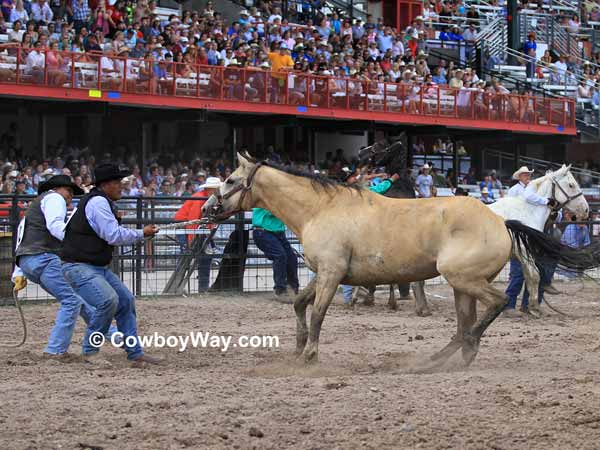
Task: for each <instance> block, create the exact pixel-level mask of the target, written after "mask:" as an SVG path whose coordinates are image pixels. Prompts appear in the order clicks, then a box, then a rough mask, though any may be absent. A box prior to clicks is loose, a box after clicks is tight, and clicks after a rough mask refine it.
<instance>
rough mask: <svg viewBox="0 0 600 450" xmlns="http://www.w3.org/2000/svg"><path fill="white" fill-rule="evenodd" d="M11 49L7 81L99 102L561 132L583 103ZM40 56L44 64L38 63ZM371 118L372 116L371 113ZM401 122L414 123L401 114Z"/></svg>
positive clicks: (0, 77)
mask: <svg viewBox="0 0 600 450" xmlns="http://www.w3.org/2000/svg"><path fill="white" fill-rule="evenodd" d="M0 50H2V49H1V47H0ZM4 50H5V53H4V54H0V68H1V69H2V72H1V73H0V84H16V85H28V86H43V87H45V88H61V89H72V90H85V91H88V93H89V95H90V96H94V95H95V96H97V97H98V96H101V95H102V92H101V91H102V90H107V91H109V94H111V95H112V94H115V95H116V93H128V94H140V95H146V96H148V95H150V96H170V97H179V98H182V97H183V98H190V99H211V100H219V101H227V102H239V103H246V104H248V103H252V104H267V105H282V106H293V107H295V108H296V109H298V108H323V109H336V110H345V111H352V112H355V113H369V112H382V113H387V114H388V117H390V118H393V117H394V115H395V114H398V115H405V114H409V115H415V116H416V115H419V116H428V117H441V118H454V119H465V120H487V121H492V122H496V123H498V124H499V123H511V124H515V123H527V124H531V125H537V126H543V127H547V128H548V131H553V132H554V131H555V130H556V127H562V129H563V130H574V126H575V102H574V101H573V100H570V99H548V98H537V97H525V96H520V95H516V94H494V93H490V92H484V91H483V90H477V89H452V88H448V87H442V86H437V85H424V84H420V83H419V82H418V80H416V81H409V82H407V83H387V82H383V81H374V80H368V79H364V78H361V77H359V76H358V75H357V76H354V77H333V76H321V75H313V74H310V73H308V72H295V71H289V72H279V73H276V72H271V71H270V70H268V69H258V68H239V67H237V66H235V67H234V66H227V67H222V66H204V65H197V64H191V63H171V62H167V63H165V62H157V61H155V60H152V59H149V60H141V59H132V58H120V57H110V56H100V55H90V54H81V53H72V52H58V51H53V50H47V49H44V50H42V52H41V55H42V56H43V58H38V57H37V55H33V56H31V55H30V52H31V50H26V49H22V48H20V47H8V48H5V49H4ZM34 59H36V60H38V61H41V63H40V64H42V65H40V66H34V65H32V64H33V63H32V61H33V60H34ZM42 59H43V61H42ZM27 61H29V64H28V63H27ZM55 63H56V64H55ZM43 95H44V94H42V93H40V96H43ZM109 96H110V95H109ZM364 118H365V119H367V118H370V117H369V115H368V114H365V115H364ZM399 120H406V119H405V118H404V117H402V118H400V117H399Z"/></svg>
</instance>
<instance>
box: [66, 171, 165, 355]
mask: <svg viewBox="0 0 600 450" xmlns="http://www.w3.org/2000/svg"><path fill="white" fill-rule="evenodd" d="M130 174H131V172H129V171H126V170H121V169H119V166H117V165H115V164H111V163H107V164H101V165H99V166H98V167H96V170H95V177H96V187H95V188H94V189H92V191H91V192H90V193H89V194H86V195H85V196H84V197H83V198H82V199H81V201H80V202H79V206H78V208H77V211H76V212H75V214H73V217H72V218H71V220H70V221H69V223H68V224H67V227H66V230H65V239H64V241H63V250H62V259H63V261H64V264H63V273H64V276H65V278H66V279H67V281H68V282H69V283H70V284H71V286H72V287H73V289H75V291H76V292H77V293H78V294H79V295H80V296H81V297H83V299H84V300H85V301H86V302H87V303H89V304H90V305H92V306H94V307H95V308H96V311H95V312H94V315H93V316H92V318H91V319H90V322H89V324H88V328H87V330H86V332H85V336H84V339H83V344H82V346H83V354H84V356H87V357H91V356H93V355H95V354H97V353H98V352H99V344H100V345H101V342H100V341H97V340H96V339H97V338H98V336H101V335H104V334H106V332H107V330H108V328H109V326H110V323H111V321H112V320H113V318H115V319H116V321H117V327H118V329H119V331H120V332H121V333H122V337H123V342H124V348H125V350H126V352H127V357H128V359H129V360H132V361H138V362H146V363H158V360H156V359H154V358H151V357H149V356H147V355H144V352H143V350H142V347H141V345H140V344H139V339H138V336H137V321H136V317H135V302H134V297H133V294H132V293H131V292H130V291H129V290H128V289H127V288H126V287H125V285H124V284H123V283H122V282H121V280H120V279H119V277H117V276H116V275H115V274H114V273H113V272H112V271H111V270H110V269H109V267H108V265H109V264H110V262H111V260H112V255H113V250H114V247H115V246H116V245H133V244H135V243H138V242H141V241H142V240H143V239H144V237H147V236H154V235H155V234H156V233H157V232H158V228H157V227H156V226H154V225H147V226H146V227H144V229H143V230H134V229H128V228H125V227H122V226H121V225H120V224H119V218H118V215H117V208H116V205H115V203H114V202H115V201H117V200H119V199H120V198H121V180H122V179H123V178H125V177H127V176H129V175H130ZM128 338H129V339H128ZM102 341H103V340H102Z"/></svg>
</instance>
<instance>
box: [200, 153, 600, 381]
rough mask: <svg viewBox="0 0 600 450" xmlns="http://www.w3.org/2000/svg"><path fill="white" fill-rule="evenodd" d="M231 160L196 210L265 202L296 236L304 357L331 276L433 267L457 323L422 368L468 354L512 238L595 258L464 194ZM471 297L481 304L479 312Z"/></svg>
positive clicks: (495, 309)
mask: <svg viewBox="0 0 600 450" xmlns="http://www.w3.org/2000/svg"><path fill="white" fill-rule="evenodd" d="M238 161H239V167H238V168H237V169H236V170H235V171H234V172H233V173H232V174H231V175H230V176H229V177H228V178H227V179H226V180H225V182H224V183H223V185H222V186H221V188H220V189H219V190H218V193H217V194H215V195H212V196H211V197H210V198H209V200H208V201H207V202H206V203H205V205H204V206H203V216H204V217H210V218H212V220H214V221H221V220H225V219H226V218H228V217H230V216H231V215H233V214H235V213H237V212H240V211H244V210H250V209H252V208H254V207H258V208H265V209H267V210H269V211H271V212H272V213H273V214H274V215H276V216H277V217H279V218H280V219H281V220H282V221H283V222H285V224H286V225H287V226H288V227H289V228H290V229H291V230H292V231H293V232H294V233H295V234H296V236H298V238H299V239H300V241H301V243H302V245H303V246H304V252H305V260H306V263H307V265H308V267H309V268H310V269H311V270H312V271H314V272H316V277H315V278H314V279H313V280H312V281H311V283H309V285H308V286H307V287H306V288H305V289H304V290H303V291H302V292H301V293H299V294H298V296H296V299H295V301H294V310H295V312H296V318H297V332H296V352H297V353H298V354H299V355H302V356H303V357H304V360H305V361H306V362H314V361H317V360H318V345H319V335H320V332H321V326H322V324H323V320H324V318H325V314H326V312H327V308H328V307H329V305H330V303H331V301H332V299H333V296H334V294H335V292H336V290H337V287H338V285H339V284H341V283H343V284H349V285H354V286H365V285H376V284H392V283H397V282H404V283H406V282H412V281H419V280H425V279H429V278H433V277H435V276H438V275H442V276H443V277H444V278H445V279H446V280H447V282H448V283H449V284H450V286H452V288H453V290H454V301H455V306H456V312H457V332H456V335H455V337H454V338H453V339H452V340H451V341H450V342H449V343H448V345H446V346H445V347H444V348H443V349H442V350H440V351H439V352H438V353H436V354H435V355H433V356H432V360H433V362H432V363H431V364H430V365H429V366H428V367H426V368H421V369H420V370H423V371H425V370H427V371H429V370H432V369H435V368H437V367H439V366H441V365H443V364H444V363H445V361H446V360H448V359H449V358H450V357H451V356H452V355H453V354H454V353H455V352H456V351H458V350H459V349H462V357H463V360H464V363H465V364H466V365H467V366H468V365H469V364H470V363H471V362H472V361H473V360H474V359H475V356H476V355H477V352H478V350H479V343H480V340H481V337H482V335H483V333H484V332H485V330H486V329H487V328H488V327H489V326H490V324H491V323H492V322H493V321H494V320H495V319H496V317H497V316H498V315H499V314H500V313H501V312H502V310H503V309H504V307H505V306H506V304H507V299H506V297H505V295H504V293H503V292H501V291H500V290H498V289H496V288H495V287H493V286H492V284H491V282H492V281H493V280H494V278H496V276H497V275H498V273H499V272H500V271H501V270H502V268H503V267H504V265H505V264H506V263H507V261H508V260H509V258H510V256H511V252H512V247H513V241H515V248H516V249H517V251H519V252H521V253H523V254H524V255H526V256H527V257H528V258H531V259H533V260H534V261H538V262H544V259H546V258H551V259H556V261H557V263H558V265H559V267H570V268H577V269H579V270H584V269H588V268H592V267H598V266H599V265H600V264H599V263H598V260H597V259H596V257H595V256H594V255H595V254H596V252H593V251H591V250H587V249H585V250H582V249H572V248H570V247H567V246H565V245H562V244H560V242H558V241H556V240H554V239H552V238H551V237H550V236H547V235H545V234H544V233H542V232H540V231H537V230H534V229H533V228H530V227H527V226H525V225H523V224H522V223H521V222H517V221H507V222H505V221H504V219H502V217H500V216H498V215H497V214H495V213H494V212H493V211H491V210H490V209H489V208H487V207H486V206H485V205H484V204H483V203H482V202H480V201H479V200H477V199H474V198H470V197H446V198H432V199H421V200H419V201H414V200H401V199H390V198H386V197H384V196H382V195H377V194H375V193H372V192H369V191H366V190H362V189H360V188H352V187H348V186H345V185H341V184H338V183H336V182H334V181H332V180H329V179H326V178H322V177H320V176H318V175H314V174H306V173H303V172H301V171H298V170H297V169H293V168H286V167H281V166H277V165H274V164H272V163H270V162H266V161H261V162H256V161H254V160H252V159H250V158H249V155H247V156H246V157H245V156H242V155H240V154H238ZM477 300H479V301H480V302H481V303H482V304H483V305H485V308H486V309H485V310H484V312H483V314H481V316H480V317H479V318H478V317H477V313H476V302H477ZM309 303H313V308H312V314H311V318H310V328H309V327H308V326H307V322H306V309H307V306H308V304H309Z"/></svg>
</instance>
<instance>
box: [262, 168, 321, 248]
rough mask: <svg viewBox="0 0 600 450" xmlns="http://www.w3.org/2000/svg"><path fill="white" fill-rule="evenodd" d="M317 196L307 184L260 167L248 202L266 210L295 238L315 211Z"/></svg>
mask: <svg viewBox="0 0 600 450" xmlns="http://www.w3.org/2000/svg"><path fill="white" fill-rule="evenodd" d="M320 195H321V194H320V193H319V192H317V191H315V189H314V188H313V187H312V186H311V180H309V179H307V178H303V177H299V176H295V175H290V174H287V173H285V172H282V171H280V170H277V169H273V168H271V167H265V166H263V167H262V168H261V169H260V170H259V171H258V172H257V173H256V176H255V177H254V188H253V189H252V200H253V203H254V205H253V206H254V207H255V208H264V209H267V210H269V211H270V212H271V213H272V214H274V215H275V216H276V217H277V218H279V219H281V221H283V222H284V223H285V224H286V225H287V226H288V227H289V228H290V229H291V230H292V231H293V232H294V234H295V235H296V236H298V237H301V236H302V230H303V228H304V225H305V223H306V222H307V221H308V220H310V219H311V218H312V217H314V216H315V215H316V214H317V213H318V210H319V204H320V198H319V197H320Z"/></svg>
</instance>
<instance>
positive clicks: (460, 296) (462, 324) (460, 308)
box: [431, 289, 477, 364]
mask: <svg viewBox="0 0 600 450" xmlns="http://www.w3.org/2000/svg"><path fill="white" fill-rule="evenodd" d="M454 306H455V308H456V335H455V336H454V337H453V338H452V340H451V341H450V342H449V343H448V345H446V346H445V347H444V348H443V349H441V350H440V351H439V352H437V353H435V354H433V355H432V356H431V359H433V360H434V361H435V360H441V362H442V364H443V363H444V362H445V361H446V360H447V359H448V358H450V356H452V355H453V354H454V353H455V352H456V351H457V350H458V349H459V348H461V347H462V346H463V343H464V335H465V332H466V331H467V330H469V329H471V327H472V326H473V324H474V323H475V320H477V310H476V306H477V300H476V299H475V298H473V297H471V296H469V295H468V294H465V293H463V292H460V291H457V290H456V289H454Z"/></svg>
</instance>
